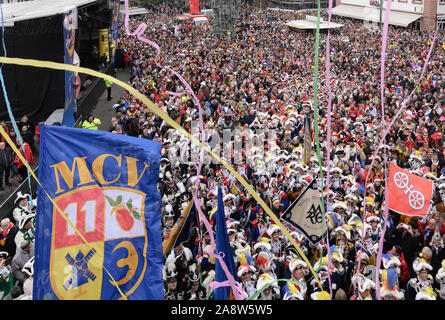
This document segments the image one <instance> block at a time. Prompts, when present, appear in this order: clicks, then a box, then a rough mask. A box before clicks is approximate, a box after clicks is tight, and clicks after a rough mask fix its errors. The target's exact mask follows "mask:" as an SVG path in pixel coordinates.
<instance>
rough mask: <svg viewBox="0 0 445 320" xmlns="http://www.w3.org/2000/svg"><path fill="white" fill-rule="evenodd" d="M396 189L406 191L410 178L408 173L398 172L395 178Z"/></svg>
mask: <svg viewBox="0 0 445 320" xmlns="http://www.w3.org/2000/svg"><path fill="white" fill-rule="evenodd" d="M393 180H394V183H395V184H396V187H397V188H399V189H405V188H406V187H407V186H408V183H409V177H408V175H407V174H406V173H403V172H397V173H396V174H395V175H394V177H393Z"/></svg>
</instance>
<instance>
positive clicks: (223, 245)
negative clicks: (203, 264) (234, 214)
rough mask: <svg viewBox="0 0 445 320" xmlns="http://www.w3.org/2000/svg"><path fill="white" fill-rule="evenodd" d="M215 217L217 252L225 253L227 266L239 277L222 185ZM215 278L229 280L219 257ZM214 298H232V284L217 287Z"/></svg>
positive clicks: (235, 277) (219, 187)
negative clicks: (231, 243)
mask: <svg viewBox="0 0 445 320" xmlns="http://www.w3.org/2000/svg"><path fill="white" fill-rule="evenodd" d="M214 218H215V223H216V240H215V242H216V252H217V253H218V254H220V253H221V252H222V253H223V254H224V258H223V260H224V263H225V264H226V265H227V268H228V269H229V272H230V273H231V274H232V276H233V277H234V279H237V272H236V266H235V261H234V259H233V254H232V248H231V247H230V242H229V235H228V234H227V226H226V218H225V215H224V202H223V196H222V190H221V186H218V209H217V210H216V212H215V214H214ZM215 280H216V281H218V282H224V281H226V280H228V279H227V276H226V274H225V272H224V270H223V269H222V267H221V264H220V262H219V260H218V259H216V262H215ZM214 298H215V300H229V299H230V298H231V288H230V286H229V287H219V288H216V289H215V291H214Z"/></svg>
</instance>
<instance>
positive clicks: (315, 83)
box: [311, 0, 332, 291]
mask: <svg viewBox="0 0 445 320" xmlns="http://www.w3.org/2000/svg"><path fill="white" fill-rule="evenodd" d="M320 11H321V10H320V0H318V9H317V29H316V35H315V58H314V72H313V74H314V80H313V87H314V98H313V99H314V100H313V103H312V105H313V108H314V131H315V141H316V143H315V144H316V151H317V158H318V166H319V168H320V181H321V190H322V191H321V192H322V193H321V197H320V198H321V217H322V220H323V221H322V226H323V227H324V226H325V225H326V219H325V214H326V212H325V209H324V196H323V189H324V188H323V182H324V177H323V163H322V160H321V154H320V138H319V132H318V61H319V58H318V52H319V50H320ZM327 233H328V232H327ZM326 238H329V235H328V234H326ZM328 248H329V246H328ZM328 250H329V249H328ZM320 251H321V252H320V258H322V257H323V250H322V249H320ZM311 269H312V268H311ZM316 279H317V282H318V283H319V285H320V288H322V286H321V284H320V281H319V279H318V277H316ZM329 287H331V284H330V276H329ZM331 291H332V289H331Z"/></svg>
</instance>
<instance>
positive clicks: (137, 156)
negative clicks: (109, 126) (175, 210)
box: [33, 124, 164, 300]
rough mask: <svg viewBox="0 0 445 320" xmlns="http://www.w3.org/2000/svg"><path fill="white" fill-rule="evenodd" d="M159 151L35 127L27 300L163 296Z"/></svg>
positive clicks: (147, 144) (92, 134) (119, 139)
mask: <svg viewBox="0 0 445 320" xmlns="http://www.w3.org/2000/svg"><path fill="white" fill-rule="evenodd" d="M160 150H161V144H159V143H157V142H153V141H150V140H146V139H138V138H134V137H128V136H124V135H119V134H114V133H109V132H104V131H98V130H87V129H77V128H68V127H59V126H46V125H43V124H41V125H40V152H39V154H40V161H39V177H38V178H39V181H40V183H41V184H42V186H43V189H42V187H39V188H38V194H37V219H36V237H35V262H34V268H35V272H34V292H33V299H36V300H41V299H60V300H77V299H79V300H99V299H101V300H114V299H122V298H125V297H126V298H127V299H137V300H162V299H163V298H164V295H163V289H164V282H163V277H162V267H163V254H162V237H161V196H160V194H159V192H158V191H157V188H156V183H157V179H158V174H159V165H160V160H161V155H160ZM46 193H48V195H49V197H48V195H47V194H46ZM59 209H60V211H61V212H60V211H59Z"/></svg>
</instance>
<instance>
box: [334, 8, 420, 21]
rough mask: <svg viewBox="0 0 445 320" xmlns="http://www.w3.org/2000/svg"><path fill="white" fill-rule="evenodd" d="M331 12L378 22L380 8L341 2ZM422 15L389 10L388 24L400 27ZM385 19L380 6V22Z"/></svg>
mask: <svg viewBox="0 0 445 320" xmlns="http://www.w3.org/2000/svg"><path fill="white" fill-rule="evenodd" d="M332 14H333V15H336V16H341V17H346V18H352V19H360V20H364V21H370V22H380V9H379V8H376V7H358V6H351V5H346V4H341V5H339V6H336V7H335V8H332ZM421 17H422V15H420V14H415V13H406V12H398V11H391V14H390V15H389V24H391V25H394V26H400V27H407V26H408V25H409V24H410V23H411V22H414V21H416V20H417V19H420V18H421ZM384 21H385V8H382V23H383V22H384Z"/></svg>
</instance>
